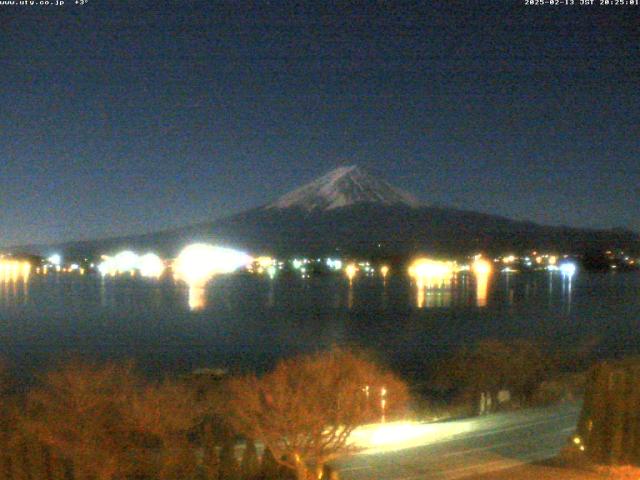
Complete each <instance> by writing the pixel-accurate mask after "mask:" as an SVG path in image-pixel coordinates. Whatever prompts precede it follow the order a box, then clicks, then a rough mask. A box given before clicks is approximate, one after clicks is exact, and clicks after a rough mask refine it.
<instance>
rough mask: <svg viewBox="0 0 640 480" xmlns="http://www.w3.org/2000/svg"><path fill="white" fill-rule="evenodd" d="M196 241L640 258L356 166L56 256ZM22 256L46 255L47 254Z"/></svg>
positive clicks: (325, 249) (627, 237)
mask: <svg viewBox="0 0 640 480" xmlns="http://www.w3.org/2000/svg"><path fill="white" fill-rule="evenodd" d="M196 241H204V242H215V243H218V244H222V245H226V246H232V247H236V248H243V249H246V250H249V251H251V252H254V253H270V254H276V255H282V256H288V255H300V254H303V255H324V254H327V255H328V254H335V253H339V254H358V255H366V256H408V255H413V254H415V253H417V252H427V253H432V254H443V255H444V254H448V255H455V254H469V253H473V252H478V251H484V252H487V253H496V254H497V253H504V252H507V251H513V252H517V251H524V250H529V249H539V250H554V251H561V252H573V253H582V252H587V251H593V250H605V249H614V248H620V249H625V250H630V251H635V252H637V253H640V236H639V235H638V234H636V233H634V232H628V231H621V230H587V229H578V228H570V227H556V226H544V225H537V224H534V223H531V222H520V221H515V220H511V219H508V218H505V217H500V216H495V215H488V214H482V213H478V212H472V211H464V210H457V209H451V208H440V207H434V206H426V205H421V204H420V202H418V201H417V200H416V199H415V198H414V197H412V196H411V195H410V194H407V193H406V192H403V191H402V190H399V189H397V188H395V187H393V186H391V185H389V184H388V183H387V182H385V181H383V180H379V179H377V178H376V177H374V176H372V175H370V174H368V173H367V172H364V171H363V170H361V169H360V168H357V167H341V168H339V169H336V170H334V171H332V172H330V173H329V174H327V175H325V176H323V177H320V178H319V179H317V180H315V181H313V182H311V183H309V184H307V185H305V186H303V187H301V188H298V189H296V190H294V191H293V192H290V193H288V194H286V195H284V196H282V197H280V198H279V199H278V200H276V201H275V202H273V203H271V204H268V205H266V206H264V207H260V208H255V209H252V210H248V211H245V212H242V213H240V214H237V215H233V216H229V217H227V218H223V219H220V220H216V221H212V222H205V223H201V224H198V225H192V226H189V227H186V228H179V229H174V230H167V231H162V232H157V233H152V234H147V235H139V236H130V237H123V238H112V239H105V240H96V241H89V242H71V243H66V244H63V245H58V246H57V247H56V250H60V251H62V252H63V253H64V254H65V255H66V256H67V257H68V258H77V257H79V256H96V255H99V254H103V253H109V252H114V251H117V250H119V249H124V248H130V249H135V250H139V251H147V250H153V251H156V252H158V253H161V254H163V255H165V256H169V257H172V256H175V255H176V254H177V253H178V252H179V251H180V249H181V248H183V247H184V246H185V245H187V244H188V243H191V242H196ZM22 251H30V252H34V253H35V252H39V253H43V254H49V253H50V252H51V251H52V247H51V246H47V247H31V248H30V249H26V248H23V249H22Z"/></svg>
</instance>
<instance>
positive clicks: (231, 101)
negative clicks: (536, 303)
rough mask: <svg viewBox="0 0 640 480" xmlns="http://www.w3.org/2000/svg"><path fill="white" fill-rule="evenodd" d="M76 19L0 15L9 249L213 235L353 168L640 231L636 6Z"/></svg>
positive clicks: (0, 151) (214, 11)
mask: <svg viewBox="0 0 640 480" xmlns="http://www.w3.org/2000/svg"><path fill="white" fill-rule="evenodd" d="M576 2H578V0H576ZM67 4H68V5H66V6H64V7H52V6H49V7H45V6H32V7H26V6H1V5H0V246H8V245H15V244H25V243H40V242H55V241H62V240H70V239H80V238H98V237H106V236H115V235H120V234H129V233H143V232H149V231H154V230H158V229H163V228H170V227H174V226H178V225H185V224H189V223H194V222H199V221H204V220H212V219H214V218H217V217H220V216H224V215H228V214H231V213H235V212H238V211H241V210H244V209H247V208H251V207H255V206H258V205H261V204H264V203H267V202H269V201H271V200H273V199H275V198H276V197H278V196H279V195H281V194H283V193H285V192H287V191H288V190H291V189H292V188H295V187H296V186H299V185H300V184H302V183H305V182H308V181H310V180H313V179H314V178H315V177H317V176H319V175H322V174H324V173H326V172H327V171H329V170H331V169H333V168H335V167H337V166H339V165H343V164H358V165H360V166H362V167H364V168H366V169H368V170H369V171H371V172H372V173H374V174H376V175H379V176H381V177H383V178H385V179H386V180H388V181H389V182H391V183H392V184H394V185H396V186H398V187H400V188H404V189H406V190H408V191H410V192H412V193H413V194H415V195H416V196H417V197H419V198H420V199H422V200H424V201H425V202H427V203H430V204H438V205H448V206H453V207H458V208H464V209H470V210H477V211H482V212H488V213H496V214H500V215H506V216H509V217H512V218H516V219H528V220H533V221H536V222H540V223H546V224H568V225H572V226H580V227H605V228H609V227H623V228H628V229H633V230H636V231H640V7H616V6H610V7H598V6H593V7H579V6H573V7H569V6H562V7H551V6H544V7H532V6H524V0H513V1H502V2H501V1H496V0H493V1H490V0H486V1H478V2H476V1H471V0H469V1H464V2H463V1H460V2H458V1H442V2H436V1H433V2H425V3H424V4H414V3H411V2H405V1H384V2H375V3H374V2H340V3H334V2H319V1H318V2H308V3H298V2H296V3H292V2H285V1H272V2H267V1H262V2H255V3H252V2H219V1H216V0H193V1H186V0H185V1H183V2H172V1H160V0H158V1H156V2H151V1H146V0H137V1H135V2H134V1H131V2H128V1H114V0H89V3H88V4H87V5H85V6H82V7H79V6H75V5H73V0H67Z"/></svg>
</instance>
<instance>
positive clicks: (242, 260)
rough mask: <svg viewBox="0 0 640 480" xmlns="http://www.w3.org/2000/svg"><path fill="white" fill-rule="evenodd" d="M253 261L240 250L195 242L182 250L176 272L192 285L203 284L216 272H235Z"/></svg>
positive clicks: (175, 268)
mask: <svg viewBox="0 0 640 480" xmlns="http://www.w3.org/2000/svg"><path fill="white" fill-rule="evenodd" d="M251 261H252V258H251V257H250V256H249V255H247V254H245V253H243V252H240V251H238V250H233V249H231V248H222V247H216V246H213V245H208V244H204V243H194V244H191V245H189V246H187V247H185V248H184V249H183V250H182V251H181V252H180V255H178V258H177V259H176V261H175V264H174V272H175V274H176V276H177V278H179V279H180V280H183V281H185V282H186V283H188V284H190V285H198V284H199V285H202V284H204V283H206V282H207V281H208V280H209V279H210V278H211V277H213V276H214V275H216V274H223V273H231V272H234V271H235V270H237V269H238V268H240V267H243V266H246V265H247V264H249V263H250V262H251Z"/></svg>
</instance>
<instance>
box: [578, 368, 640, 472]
mask: <svg viewBox="0 0 640 480" xmlns="http://www.w3.org/2000/svg"><path fill="white" fill-rule="evenodd" d="M577 431H578V437H577V442H578V444H579V445H581V446H583V448H584V451H585V452H586V454H587V455H588V456H589V458H591V460H593V461H594V462H596V463H602V464H609V465H611V464H613V465H624V464H634V465H640V358H634V359H629V360H624V361H620V362H602V363H600V364H598V365H596V366H594V367H593V368H592V369H591V370H590V372H589V378H588V381H587V390H586V393H585V397H584V404H583V407H582V413H581V415H580V420H579V422H578V430H577Z"/></svg>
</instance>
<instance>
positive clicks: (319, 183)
mask: <svg viewBox="0 0 640 480" xmlns="http://www.w3.org/2000/svg"><path fill="white" fill-rule="evenodd" d="M359 203H377V204H380V205H408V206H411V207H417V206H419V205H420V202H419V201H418V200H417V199H416V198H415V197H414V196H413V195H411V194H409V193H407V192H404V191H402V190H400V189H397V188H395V187H393V186H391V185H390V184H388V183H387V182H385V181H384V180H380V179H378V178H376V177H374V176H373V175H371V174H369V173H368V172H366V171H364V170H362V169H361V168H359V167H357V166H355V165H351V166H348V167H340V168H336V169H335V170H332V171H331V172H329V173H328V174H326V175H324V176H322V177H320V178H318V179H317V180H314V181H313V182H311V183H308V184H306V185H304V186H302V187H300V188H298V189H296V190H294V191H292V192H290V193H288V194H286V195H284V196H282V197H280V198H279V199H278V200H276V201H275V202H273V203H272V204H270V205H268V206H267V207H266V208H301V209H303V210H307V211H311V210H332V209H334V208H341V207H348V206H351V205H356V204H359Z"/></svg>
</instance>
